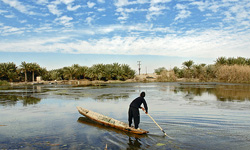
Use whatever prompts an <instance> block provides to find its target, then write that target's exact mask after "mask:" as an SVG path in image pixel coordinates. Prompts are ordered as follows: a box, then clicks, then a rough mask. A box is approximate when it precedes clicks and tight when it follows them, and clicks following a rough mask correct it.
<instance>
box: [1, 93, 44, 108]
mask: <svg viewBox="0 0 250 150" xmlns="http://www.w3.org/2000/svg"><path fill="white" fill-rule="evenodd" d="M18 101H21V102H22V103H23V106H28V105H35V104H38V103H39V102H40V101H41V98H36V97H30V96H16V95H0V105H2V106H14V105H16V104H17V102H18Z"/></svg>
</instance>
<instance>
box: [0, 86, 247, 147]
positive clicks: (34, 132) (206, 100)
mask: <svg viewBox="0 0 250 150" xmlns="http://www.w3.org/2000/svg"><path fill="white" fill-rule="evenodd" d="M141 91H145V92H146V97H145V99H146V101H147V103H148V107H149V114H150V115H151V116H152V117H153V118H154V119H155V121H156V122H157V123H158V124H159V125H160V126H161V127H162V128H163V129H164V131H165V132H166V133H167V134H168V135H169V136H171V137H172V138H168V137H165V136H164V134H163V133H162V132H161V130H160V129H159V128H158V127H157V126H156V124H155V123H154V122H153V121H152V120H151V119H150V118H149V117H148V116H147V115H146V114H145V113H143V112H142V111H140V112H141V123H140V128H142V129H145V130H148V131H149V134H147V135H134V134H128V133H126V132H123V131H119V130H116V129H112V128H109V127H104V126H101V125H99V124H96V123H94V122H92V121H90V120H88V119H86V118H85V117H83V116H82V115H80V114H79V113H78V111H77V109H76V106H81V107H84V108H87V109H90V110H93V111H96V112H98V113H101V114H104V115H106V116H110V117H113V118H115V119H117V120H120V121H124V122H127V112H128V106H129V104H130V102H131V101H132V100H133V99H134V98H136V97H137V96H138V95H139V94H140V92H141ZM249 116H250V85H233V84H220V85H218V84H217V85H215V84H207V85H204V84H198V85H193V84H179V83H126V84H108V85H105V86H88V87H73V86H66V85H50V86H49V85H37V86H21V87H16V88H7V87H1V90H0V149H101V150H102V149H104V148H105V146H106V144H107V145H108V149H167V150H179V149H185V150H200V149H202V150H213V149H214V150H224V149H227V150H230V149H231V150H235V149H241V150H249V147H250V134H249V131H250V117H249Z"/></svg>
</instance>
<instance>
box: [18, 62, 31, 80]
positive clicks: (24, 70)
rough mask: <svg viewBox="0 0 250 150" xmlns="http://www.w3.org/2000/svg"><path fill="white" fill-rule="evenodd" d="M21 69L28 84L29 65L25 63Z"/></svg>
mask: <svg viewBox="0 0 250 150" xmlns="http://www.w3.org/2000/svg"><path fill="white" fill-rule="evenodd" d="M20 67H21V71H22V72H24V81H25V82H27V72H28V71H29V64H28V63H26V62H25V61H23V62H22V63H21V65H20Z"/></svg>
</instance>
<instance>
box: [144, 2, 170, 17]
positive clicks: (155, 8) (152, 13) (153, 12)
mask: <svg viewBox="0 0 250 150" xmlns="http://www.w3.org/2000/svg"><path fill="white" fill-rule="evenodd" d="M165 9H167V8H166V7H165V6H161V5H151V6H150V8H149V9H148V13H147V16H146V18H147V20H151V19H154V18H155V17H157V16H159V15H161V14H163V10H165Z"/></svg>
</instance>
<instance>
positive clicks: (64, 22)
mask: <svg viewBox="0 0 250 150" xmlns="http://www.w3.org/2000/svg"><path fill="white" fill-rule="evenodd" d="M71 20H73V18H72V17H68V16H62V17H60V18H57V19H56V20H55V21H56V22H59V23H60V24H62V25H64V26H65V27H71V26H73V24H72V23H71V22H70V21H71Z"/></svg>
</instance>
